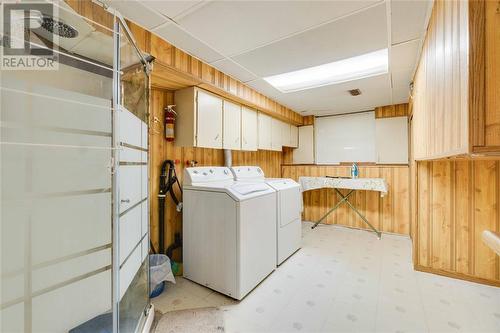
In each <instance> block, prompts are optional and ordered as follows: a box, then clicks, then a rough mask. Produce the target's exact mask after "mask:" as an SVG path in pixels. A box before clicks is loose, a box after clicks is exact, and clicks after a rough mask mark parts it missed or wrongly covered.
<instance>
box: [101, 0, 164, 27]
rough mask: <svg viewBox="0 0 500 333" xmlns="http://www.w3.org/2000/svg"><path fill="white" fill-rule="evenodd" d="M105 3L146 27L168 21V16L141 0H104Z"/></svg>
mask: <svg viewBox="0 0 500 333" xmlns="http://www.w3.org/2000/svg"><path fill="white" fill-rule="evenodd" d="M103 3H105V4H106V5H108V6H110V7H112V8H115V9H117V10H118V11H119V12H120V14H122V15H123V16H124V17H126V18H128V19H129V20H131V21H132V22H135V23H137V24H139V25H140V26H143V27H144V28H146V29H151V28H154V27H157V26H159V25H160V24H162V23H165V22H166V21H167V18H165V17H163V16H162V15H160V14H159V13H158V12H157V11H155V10H152V9H150V8H148V7H146V6H144V5H142V4H141V3H140V2H139V1H135V0H127V1H123V0H122V1H120V0H103Z"/></svg>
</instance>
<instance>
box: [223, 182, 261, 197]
mask: <svg viewBox="0 0 500 333" xmlns="http://www.w3.org/2000/svg"><path fill="white" fill-rule="evenodd" d="M231 190H233V191H234V192H236V193H238V194H241V195H248V194H251V193H257V192H267V191H269V186H267V185H266V184H265V183H257V184H237V185H234V186H232V187H231Z"/></svg>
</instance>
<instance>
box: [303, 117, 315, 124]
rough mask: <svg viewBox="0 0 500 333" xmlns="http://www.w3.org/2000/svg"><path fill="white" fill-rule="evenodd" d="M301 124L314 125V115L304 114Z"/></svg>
mask: <svg viewBox="0 0 500 333" xmlns="http://www.w3.org/2000/svg"><path fill="white" fill-rule="evenodd" d="M302 125H304V126H306V125H314V116H305V117H303V118H302Z"/></svg>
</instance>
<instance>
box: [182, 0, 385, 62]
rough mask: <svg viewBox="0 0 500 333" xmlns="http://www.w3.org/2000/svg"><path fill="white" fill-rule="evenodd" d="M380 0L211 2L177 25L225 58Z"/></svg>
mask: <svg viewBox="0 0 500 333" xmlns="http://www.w3.org/2000/svg"><path fill="white" fill-rule="evenodd" d="M377 2H380V1H378V0H377V1H374V0H370V1H212V2H210V3H208V4H206V5H204V6H203V7H201V8H200V9H198V10H195V11H193V12H192V13H189V14H188V15H186V16H184V17H182V18H180V19H179V20H178V21H177V22H178V23H179V24H180V25H182V26H183V27H184V28H186V30H188V31H189V32H190V33H192V34H193V36H196V37H197V38H199V39H201V40H204V41H205V42H206V43H208V44H209V45H211V46H212V47H213V48H215V49H216V50H218V51H219V52H221V53H222V54H224V55H226V56H229V55H234V54H238V53H241V52H244V51H246V50H251V49H253V48H255V47H258V46H261V45H263V44H266V43H269V42H272V41H274V40H276V39H279V38H283V37H285V36H288V35H290V34H293V33H297V32H300V31H303V30H304V29H307V28H310V27H313V26H316V25H318V24H321V23H324V22H327V21H330V20H332V19H335V18H338V17H341V16H343V15H346V14H349V13H352V12H354V11H357V10H360V9H362V8H366V7H367V6H370V5H373V4H374V3H377Z"/></svg>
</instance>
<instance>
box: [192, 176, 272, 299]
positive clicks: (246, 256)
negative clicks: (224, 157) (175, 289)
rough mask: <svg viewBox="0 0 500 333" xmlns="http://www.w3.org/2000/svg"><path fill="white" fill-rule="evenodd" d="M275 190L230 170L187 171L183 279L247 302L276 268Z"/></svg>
mask: <svg viewBox="0 0 500 333" xmlns="http://www.w3.org/2000/svg"><path fill="white" fill-rule="evenodd" d="M275 202H276V191H275V190H274V189H273V188H272V187H271V186H269V185H267V184H265V183H260V184H248V183H247V184H243V183H237V182H235V181H234V178H233V174H232V173H231V171H230V170H229V168H226V167H195V168H186V169H185V172H184V184H183V261H184V277H185V278H187V279H189V280H192V281H194V282H197V283H199V284H202V285H204V286H207V287H209V288H211V289H213V290H216V291H218V292H220V293H223V294H226V295H228V296H231V297H232V298H235V299H242V298H243V297H244V296H245V295H246V294H248V293H249V292H250V291H251V290H252V289H253V288H254V287H255V286H257V285H258V284H259V282H261V281H262V280H263V279H264V278H265V277H266V276H268V275H269V274H270V273H272V272H273V270H274V269H275V268H276V227H275V219H276V204H275Z"/></svg>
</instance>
